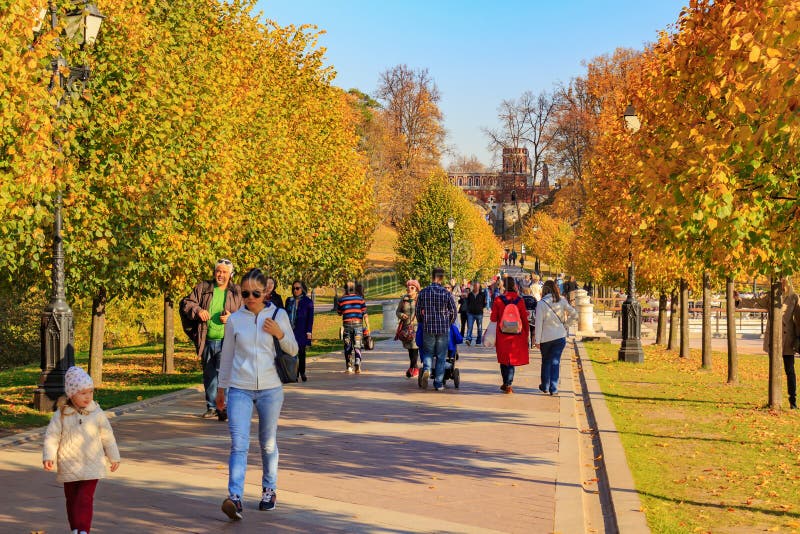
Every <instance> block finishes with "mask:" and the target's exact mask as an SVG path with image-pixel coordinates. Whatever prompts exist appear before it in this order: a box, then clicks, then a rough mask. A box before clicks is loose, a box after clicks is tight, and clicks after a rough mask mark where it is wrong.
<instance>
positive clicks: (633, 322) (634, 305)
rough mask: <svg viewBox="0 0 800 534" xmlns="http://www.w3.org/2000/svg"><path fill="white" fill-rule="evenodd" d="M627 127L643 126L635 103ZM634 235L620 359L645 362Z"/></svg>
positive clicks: (632, 129) (627, 112)
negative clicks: (634, 255) (635, 266)
mask: <svg viewBox="0 0 800 534" xmlns="http://www.w3.org/2000/svg"><path fill="white" fill-rule="evenodd" d="M623 119H624V120H625V128H627V130H628V131H629V132H631V133H636V132H637V131H638V130H639V127H640V126H641V123H640V122H639V117H637V116H636V110H635V109H634V108H633V105H632V104H631V105H628V107H627V108H625V113H624V115H623ZM632 241H633V240H632V237H628V298H626V299H625V302H623V303H622V345H621V346H620V348H619V354H618V356H617V357H618V359H619V360H620V361H624V362H632V363H643V362H644V351H643V350H642V339H641V336H642V307H641V305H640V304H639V301H637V300H636V271H635V268H634V264H633V245H632Z"/></svg>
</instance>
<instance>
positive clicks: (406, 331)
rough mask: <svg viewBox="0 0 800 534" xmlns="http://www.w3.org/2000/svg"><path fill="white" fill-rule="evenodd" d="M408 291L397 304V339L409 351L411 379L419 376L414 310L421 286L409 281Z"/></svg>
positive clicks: (408, 376) (407, 372)
mask: <svg viewBox="0 0 800 534" xmlns="http://www.w3.org/2000/svg"><path fill="white" fill-rule="evenodd" d="M406 289H407V290H408V292H407V293H406V294H405V295H404V296H403V298H402V299H401V300H400V302H399V303H398V304H397V310H396V311H395V314H396V315H397V320H398V324H397V334H396V335H395V339H399V340H400V341H402V342H403V348H405V349H407V350H408V360H409V366H408V370H407V371H406V378H411V377H413V376H417V375H418V374H419V369H418V368H417V366H418V365H419V347H418V346H417V344H416V342H415V341H414V340H415V337H416V327H417V319H416V317H415V316H414V308H415V307H416V305H417V294H419V290H420V285H419V282H418V281H416V280H409V281H408V282H406Z"/></svg>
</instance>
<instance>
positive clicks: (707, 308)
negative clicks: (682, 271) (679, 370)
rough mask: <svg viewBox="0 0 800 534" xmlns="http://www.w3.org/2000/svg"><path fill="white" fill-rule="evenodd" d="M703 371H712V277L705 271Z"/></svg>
mask: <svg viewBox="0 0 800 534" xmlns="http://www.w3.org/2000/svg"><path fill="white" fill-rule="evenodd" d="M702 359H703V369H711V367H712V363H711V275H710V274H709V273H708V271H703V358H702Z"/></svg>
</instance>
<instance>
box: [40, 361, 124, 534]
mask: <svg viewBox="0 0 800 534" xmlns="http://www.w3.org/2000/svg"><path fill="white" fill-rule="evenodd" d="M64 391H65V393H66V396H63V397H61V398H60V399H58V405H57V409H56V411H55V413H53V417H52V419H50V424H49V425H48V426H47V432H46V433H45V436H44V453H43V455H42V464H43V465H44V468H45V469H46V470H47V471H52V470H53V468H54V467H57V469H58V474H57V476H56V480H58V481H59V482H63V483H64V496H65V497H66V498H67V518H68V519H69V528H71V529H72V533H73V534H83V533H87V534H88V532H90V530H91V528H92V514H93V504H94V490H95V488H96V487H97V481H98V479H101V478H104V477H105V476H106V458H107V459H108V461H109V462H110V464H111V471H116V470H117V468H118V467H119V450H118V449H117V442H116V440H115V439H114V432H113V431H112V430H111V425H110V424H109V422H108V418H107V417H106V414H105V413H104V412H103V410H102V409H100V406H99V405H98V404H97V403H96V402H95V401H94V398H93V397H94V382H93V381H92V377H90V376H89V375H88V374H86V372H85V371H84V370H83V369H81V368H80V367H70V368H69V369H68V370H67V373H66V375H65V376H64Z"/></svg>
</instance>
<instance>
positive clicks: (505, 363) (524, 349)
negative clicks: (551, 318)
mask: <svg viewBox="0 0 800 534" xmlns="http://www.w3.org/2000/svg"><path fill="white" fill-rule="evenodd" d="M505 286H506V292H505V293H504V294H503V295H500V296H498V297H497V298H495V299H494V303H492V316H491V318H490V321H492V322H494V323H497V325H496V329H497V342H496V344H495V350H496V352H497V361H498V363H499V364H500V374H501V375H502V377H503V385H502V386H500V389H501V390H503V393H513V392H514V390H513V388H512V387H511V383H512V382H513V381H514V368H515V367H517V366H519V365H528V363H529V357H528V333H529V331H530V329H529V327H528V311H527V310H526V309H525V301H524V300H522V297H520V296H519V294H518V293H517V284H516V281H515V280H514V278H512V277H511V276H509V277H507V278H506V279H505ZM506 306H516V307H517V308H518V310H519V317H520V321H521V323H522V325H521V331H520V333H518V334H508V333H505V332H502V331H501V326H500V321H501V320H502V318H503V311H504V310H505V309H506Z"/></svg>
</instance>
